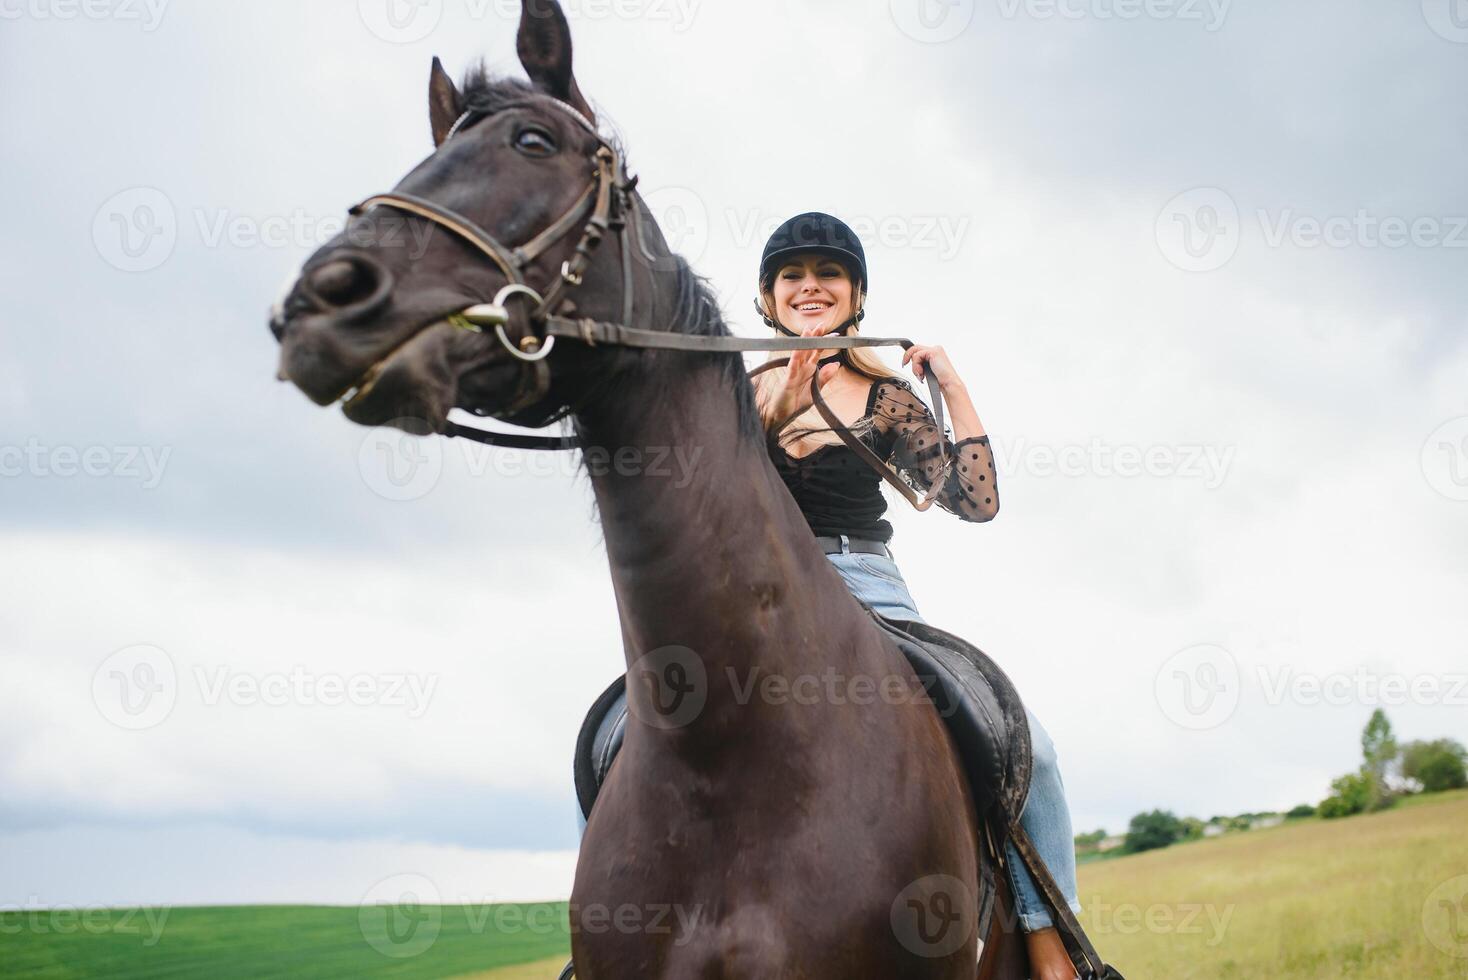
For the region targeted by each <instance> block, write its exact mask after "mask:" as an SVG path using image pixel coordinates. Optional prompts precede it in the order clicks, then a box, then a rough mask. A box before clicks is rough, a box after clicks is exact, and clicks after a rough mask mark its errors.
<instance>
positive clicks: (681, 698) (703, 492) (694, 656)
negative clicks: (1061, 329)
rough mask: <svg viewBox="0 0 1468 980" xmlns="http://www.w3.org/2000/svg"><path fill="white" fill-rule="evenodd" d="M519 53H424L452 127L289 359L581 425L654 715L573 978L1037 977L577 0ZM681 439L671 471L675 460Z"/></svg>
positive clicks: (894, 653)
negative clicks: (652, 172) (665, 203)
mask: <svg viewBox="0 0 1468 980" xmlns="http://www.w3.org/2000/svg"><path fill="white" fill-rule="evenodd" d="M516 47H517V52H518V55H519V60H520V62H521V65H522V66H523V68H524V70H525V73H526V75H527V76H528V79H529V81H528V82H525V81H520V80H515V79H511V78H505V77H495V76H493V75H491V74H489V73H488V72H487V71H486V70H485V69H484V67H483V66H480V67H479V68H477V69H475V70H472V71H471V72H469V73H468V74H467V75H466V76H465V78H464V81H463V82H462V83H461V84H460V85H456V84H455V83H454V82H453V80H452V79H451V78H450V77H449V75H448V73H447V72H446V71H445V70H444V68H443V66H442V64H441V63H440V62H439V60H438V59H437V58H435V59H434V60H433V64H432V68H431V71H430V80H429V118H430V124H431V130H432V134H433V139H434V150H433V152H432V153H431V155H429V156H428V157H427V158H426V159H425V160H423V162H422V163H420V164H419V165H418V166H417V167H415V168H414V169H413V170H411V171H410V172H409V173H408V174H407V175H406V176H405V177H403V178H402V180H401V181H400V183H399V184H398V186H397V188H396V189H395V190H394V191H393V192H391V193H390V194H386V195H378V196H377V197H376V198H373V199H369V201H368V202H365V204H364V205H363V206H359V207H358V208H356V209H354V210H353V213H352V217H351V218H350V220H349V222H348V224H347V226H346V227H345V229H344V230H343V232H342V233H341V234H340V235H338V236H337V237H336V238H334V239H333V240H331V241H330V242H328V243H327V244H325V245H324V246H323V247H322V248H320V249H319V250H318V251H317V252H316V253H315V254H314V255H312V256H311V257H310V258H309V259H308V260H307V261H306V263H305V264H304V266H303V267H302V269H301V271H300V274H299V278H298V279H297V280H296V282H295V284H294V285H293V286H292V287H291V289H290V290H289V292H288V294H287V296H286V298H285V299H284V301H283V302H282V303H281V304H280V305H279V307H278V309H277V310H276V311H275V313H274V314H273V316H272V318H271V329H272V331H273V332H274V334H275V337H276V339H277V340H278V341H279V343H280V377H281V378H282V379H283V380H288V381H289V382H291V383H293V384H294V385H296V386H297V387H298V388H299V389H300V390H301V391H302V392H303V393H304V394H305V395H306V396H308V397H309V398H310V399H311V400H312V401H314V402H315V403H317V404H318V405H320V406H331V405H334V404H338V403H340V405H341V408H342V411H343V413H344V414H345V415H346V417H347V418H348V419H349V420H351V421H352V422H355V423H358V424H361V425H364V426H379V425H393V426H397V427H399V428H402V429H406V430H408V431H411V432H415V433H418V434H428V433H440V434H462V431H463V429H464V428H465V427H462V426H459V425H457V424H456V423H453V422H451V421H449V418H448V416H449V412H450V410H451V409H453V408H459V409H461V410H465V411H467V412H469V413H472V414H474V415H478V416H481V417H488V418H493V419H498V420H501V421H504V422H508V423H511V424H514V425H519V426H529V427H534V428H544V427H545V426H547V425H549V424H551V423H552V422H555V421H558V420H561V419H569V420H570V423H571V426H572V429H573V430H574V432H575V444H577V445H579V446H580V447H581V451H582V460H581V465H582V466H583V467H584V469H585V471H586V473H587V475H588V477H589V480H590V484H591V487H592V489H593V495H594V499H595V505H596V509H597V513H598V515H599V518H600V522H601V525H602V529H603V533H604V540H605V546H606V552H607V560H608V564H609V568H610V573H611V583H612V588H613V590H614V593H615V597H616V601H617V608H618V613H619V619H620V624H621V633H622V636H621V640H622V646H623V653H624V657H625V660H626V666H627V671H628V673H627V678H628V684H627V690H628V699H629V708H630V711H631V714H632V718H633V723H632V724H630V725H629V726H628V728H627V731H626V733H625V741H624V744H623V746H622V749H621V754H620V759H619V761H618V762H617V764H616V765H615V766H614V767H613V768H612V769H611V771H610V773H609V774H608V776H607V780H606V783H605V785H604V786H603V787H602V788H601V793H600V796H599V798H598V800H597V803H596V809H595V810H594V811H593V813H592V815H591V817H590V820H589V822H588V824H587V826H586V829H585V834H584V837H583V839H582V843H581V849H580V854H579V858H578V863H577V866H576V873H575V881H574V887H573V890H572V894H571V901H570V928H571V937H572V958H573V961H574V964H575V971H576V975H577V976H578V977H580V978H582V980H606V978H613V980H615V978H637V980H648V978H657V977H666V978H688V977H708V978H715V977H720V978H767V977H776V976H778V977H791V978H806V980H826V978H831V980H835V978H842V980H849V978H851V977H903V978H915V980H917V978H921V980H939V978H942V980H958V978H965V980H972V978H973V977H975V976H976V975H977V976H982V977H988V978H996V980H1008V978H1022V977H1025V976H1027V975H1028V969H1027V966H1026V963H1025V960H1024V943H1023V940H1022V937H1021V936H1020V934H1019V932H1018V929H1017V927H1016V924H1015V921H1014V915H1013V906H1012V899H1011V896H1010V894H1009V891H1008V887H1007V881H1006V876H1005V875H1004V874H1002V873H1001V874H994V873H993V869H994V868H995V866H996V863H997V862H999V861H1002V859H1003V858H1002V849H1001V848H1000V847H998V846H996V844H995V840H996V838H997V835H998V834H1002V832H1003V828H1002V826H1001V827H998V828H997V829H996V826H995V824H994V822H993V821H991V820H987V819H985V818H984V815H983V814H981V813H980V812H979V811H978V809H977V807H976V805H975V802H974V796H973V793H972V792H971V786H970V785H969V780H968V778H967V776H966V774H965V770H964V767H963V765H962V762H961V759H960V757H959V752H958V748H957V746H956V745H955V740H954V737H953V735H952V734H950V731H949V729H948V728H947V727H946V726H945V724H944V722H943V720H942V719H941V718H940V716H939V712H938V711H936V710H934V706H933V704H932V703H931V701H930V700H928V699H925V698H923V697H921V696H916V695H920V694H921V692H922V689H923V686H922V682H921V681H920V680H919V678H918V677H917V676H916V675H915V673H914V670H913V667H912V666H911V664H910V663H909V661H908V659H907V658H906V657H905V656H904V654H903V652H902V650H901V649H900V647H899V644H898V642H896V641H895V640H894V638H893V636H892V634H891V633H890V632H888V631H885V630H883V629H880V628H878V626H877V624H875V623H874V621H873V616H872V614H871V613H870V611H869V610H868V609H866V608H865V607H863V606H862V604H861V603H859V602H858V601H857V600H856V599H855V598H854V597H853V596H852V595H851V593H850V592H849V591H848V590H847V588H846V586H845V585H844V584H843V583H842V581H841V579H840V577H839V576H838V575H837V573H836V572H835V570H834V569H833V568H832V566H831V565H830V563H829V562H828V560H827V559H826V557H825V556H824V554H823V553H822V551H821V549H820V547H819V546H818V545H817V543H816V541H815V538H814V537H813V536H812V535H811V533H810V530H809V527H808V525H807V523H806V522H805V519H804V518H803V516H802V515H801V513H800V511H799V509H798V508H797V506H796V504H795V502H794V500H793V499H792V497H791V496H790V494H789V492H788V491H787V490H786V488H785V487H784V485H783V484H782V483H781V481H780V479H779V477H778V475H777V473H776V471H775V469H774V467H773V465H772V463H771V461H770V459H769V456H768V453H767V447H766V442H765V433H764V429H763V426H762V424H761V421H760V417H759V413H758V409H757V407H756V402H755V398H754V393H753V386H752V385H751V383H750V381H749V378H748V377H747V375H746V372H745V365H744V363H743V359H742V358H741V357H740V355H739V353H738V350H740V349H747V346H746V347H744V348H741V347H740V346H739V343H738V339H737V338H735V337H734V335H733V334H732V332H731V331H730V330H729V328H728V326H727V324H726V323H725V321H724V319H723V317H722V315H721V313H720V311H719V308H718V305H717V302H716V301H715V299H714V297H713V294H712V292H711V290H710V289H709V287H708V285H707V284H706V282H705V281H704V280H702V279H700V278H699V277H698V276H697V275H696V274H695V273H694V272H693V270H692V269H691V268H690V266H689V265H688V263H687V262H686V261H684V260H683V259H682V258H680V257H678V256H676V255H674V254H673V253H672V252H671V250H670V249H669V247H668V244H667V241H666V240H665V238H664V237H663V235H662V233H661V232H660V230H659V229H658V227H657V223H656V221H655V220H654V218H653V216H652V214H651V213H650V211H649V210H648V208H647V205H646V204H645V202H644V201H643V200H642V198H641V196H640V195H639V194H638V193H637V192H636V186H635V185H636V180H635V178H632V177H630V176H628V174H627V171H626V167H625V162H624V157H623V154H622V152H621V149H620V147H619V146H618V145H616V144H615V143H613V142H612V141H610V140H608V139H606V138H604V137H603V136H602V135H601V134H600V133H599V131H598V126H597V121H596V113H595V111H594V110H593V108H592V106H591V104H590V103H589V101H588V100H587V99H586V98H584V97H583V95H582V93H581V90H580V87H579V86H578V84H577V81H576V79H575V76H574V74H573V69H572V47H571V33H570V28H569V25H568V23H567V21H566V17H565V15H564V13H563V11H562V10H561V8H560V6H559V4H558V3H556V2H554V0H524V2H523V6H522V13H521V19H520V24H519V31H518V36H517V45H516ZM407 224H411V225H412V227H413V229H414V231H415V232H419V233H420V234H412V235H406V234H402V231H403V228H404V227H405V225H407ZM578 229H579V230H580V232H581V234H580V235H579V236H578V235H577V231H578ZM425 231H426V232H427V233H428V234H427V235H424V234H421V232H425ZM604 239H605V241H603V240H604ZM510 242H517V243H519V244H518V245H509V244H505V243H510ZM490 297H493V302H486V300H487V299H488V298H490ZM552 325H553V326H554V328H555V330H554V335H552V331H551V329H550V327H551V326H552ZM491 326H492V328H493V329H492V330H491V329H487V328H488V327H491ZM634 335H635V336H640V337H642V338H643V339H644V341H645V343H642V344H641V345H640V346H638V345H635V344H632V343H630V342H628V343H620V344H619V343H617V340H618V339H619V338H621V339H623V340H626V338H628V337H633V336H634ZM654 335H656V336H655V337H654ZM649 337H653V339H651V340H648V339H647V338H649ZM790 346H794V345H790ZM823 346H830V345H828V344H827V345H823ZM501 444H510V445H513V444H515V442H514V440H513V438H511V439H509V440H502V441H501ZM566 444H567V445H569V444H570V443H569V442H567V443H566ZM679 452H681V453H682V455H681V456H678V457H677V458H681V459H694V460H696V464H695V465H694V466H693V467H692V470H691V472H688V473H678V474H676V475H677V479H674V474H673V472H672V470H671V468H670V467H668V466H666V465H663V466H658V465H656V461H657V460H666V459H670V458H673V456H674V455H675V454H676V453H679ZM506 516H507V517H510V518H511V519H513V515H506ZM547 584H548V585H549V586H550V587H552V588H554V584H553V583H547ZM568 612H572V610H569V609H568ZM810 678H820V679H822V682H821V684H820V685H813V684H808V683H807V684H802V683H801V682H802V681H804V680H808V679H810ZM830 678H838V679H844V680H838V681H835V682H831V681H830V680H829V679H830ZM772 679H773V681H774V683H771V681H772ZM802 690H804V691H805V692H806V694H807V696H805V697H802V696H800V692H801V691H802ZM860 691H868V692H870V694H869V696H867V697H860V696H858V694H859V693H860ZM782 692H783V694H782ZM812 692H815V694H814V696H811V695H812ZM888 695H890V696H888ZM997 839H1002V838H997ZM980 906H984V907H992V908H994V909H995V910H997V914H993V915H989V916H987V917H984V916H980V915H979V914H977V910H978V909H979V908H980ZM629 910H630V911H629ZM981 919H986V921H987V922H988V928H987V930H983V932H984V934H983V935H980V932H981V929H980V927H979V923H980V921H981Z"/></svg>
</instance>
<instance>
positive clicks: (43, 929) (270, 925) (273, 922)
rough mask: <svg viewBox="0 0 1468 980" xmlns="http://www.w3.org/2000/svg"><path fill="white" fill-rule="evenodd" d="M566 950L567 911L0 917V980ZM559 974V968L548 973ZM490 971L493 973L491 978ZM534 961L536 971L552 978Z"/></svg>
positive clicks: (481, 965)
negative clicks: (4, 979)
mask: <svg viewBox="0 0 1468 980" xmlns="http://www.w3.org/2000/svg"><path fill="white" fill-rule="evenodd" d="M568 949H570V936H569V930H568V927H567V923H566V906H565V904H564V903H561V904H555V905H493V906H488V905H486V906H461V905H448V906H424V907H422V908H412V909H408V908H391V909H389V908H384V907H367V908H362V909H359V908H355V907H354V908H330V907H327V908H323V907H317V906H260V907H250V906H247V907H239V908H175V909H150V910H143V911H138V910H129V911H117V910H91V911H86V912H70V913H63V912H60V911H57V912H3V913H0V976H3V977H45V978H48V980H50V978H71V977H107V978H116V980H129V978H137V980H145V978H154V977H177V978H193V977H200V978H207V980H233V978H246V977H250V978H255V977H311V978H318V977H319V978H327V977H342V978H349V977H402V978H425V980H426V978H436V977H454V976H464V975H467V974H476V973H483V972H485V971H490V970H495V968H497V967H505V966H510V965H514V964H526V963H536V962H537V961H546V960H548V959H549V958H552V957H555V956H557V955H560V956H561V957H562V959H561V962H562V963H564V962H565V959H564V955H565V952H566V950H568ZM557 969H558V968H557ZM494 975H496V976H498V975H499V973H498V971H495V974H494ZM555 975H556V970H555V969H550V968H549V967H548V966H540V967H539V968H538V970H537V972H535V973H531V974H522V975H521V976H520V977H516V976H515V975H514V974H512V973H508V972H507V973H506V974H505V977H506V978H507V980H509V978H513V980H524V978H529V977H534V976H550V977H552V978H554V977H555Z"/></svg>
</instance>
